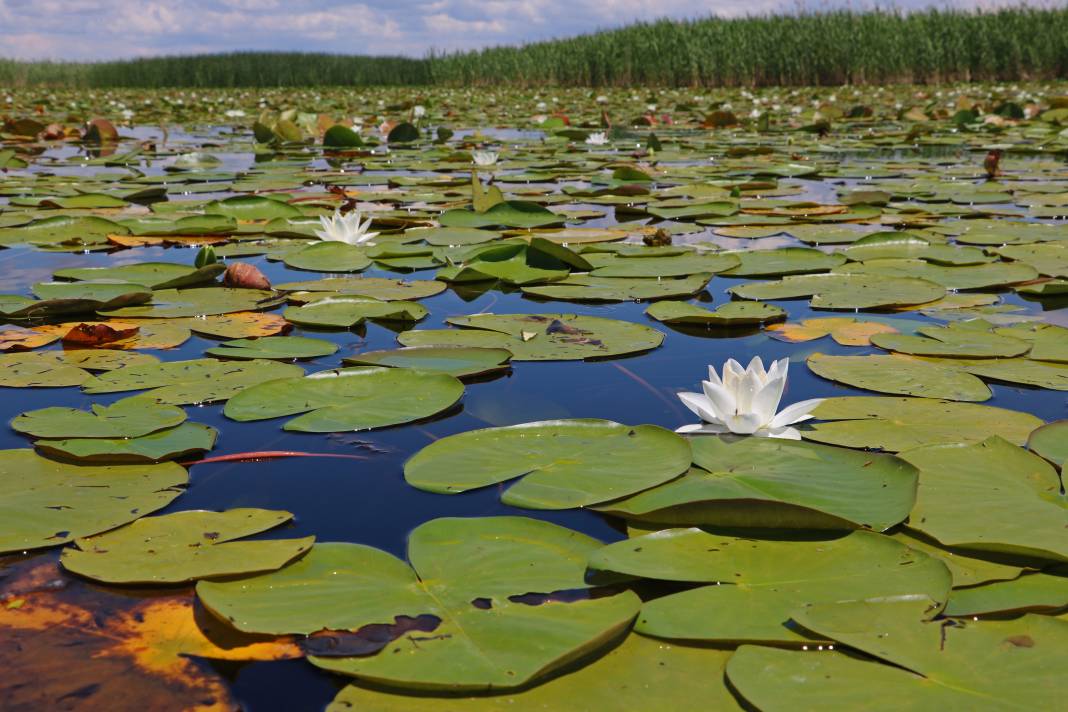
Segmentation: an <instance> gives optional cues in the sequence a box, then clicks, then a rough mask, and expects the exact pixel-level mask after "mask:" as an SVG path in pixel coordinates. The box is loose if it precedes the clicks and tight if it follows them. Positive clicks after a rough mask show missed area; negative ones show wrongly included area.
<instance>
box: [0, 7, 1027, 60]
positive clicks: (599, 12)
mask: <svg viewBox="0 0 1068 712" xmlns="http://www.w3.org/2000/svg"><path fill="white" fill-rule="evenodd" d="M866 1H867V0H860V2H856V1H854V2H852V3H850V4H851V6H853V7H858V6H864V4H865V2H866ZM847 2H849V0H820V7H833V6H835V5H836V4H837V5H845V4H846V3H847ZM870 2H871V3H872V4H874V2H875V0H870ZM928 2H930V0H904V1H902V2H898V3H897V5H898V6H899V7H904V8H910V7H920V6H923V5H925V4H927V3H928ZM1013 2H1015V0H939V2H938V5H939V7H965V8H967V7H977V6H982V7H990V6H992V5H998V4H1011V3H1013ZM797 7H798V6H797V3H796V2H794V1H793V0H749V2H745V3H739V2H737V1H736V0H659V1H658V2H655V3H654V2H649V1H648V0H522V1H520V0H364V2H345V1H344V0H167V1H164V0H0V56H5V57H13V58H20V59H72V60H84V59H111V58H116V57H133V56H143V55H151V54H175V53H199V52H225V51H233V50H299V51H309V52H320V51H321V52H342V53H357V54H400V55H408V56H423V55H425V54H426V53H427V52H428V51H431V50H435V51H453V50H462V49H473V48H478V47H485V46H489V45H498V44H510V43H522V42H531V41H537V40H541V39H547V38H552V37H564V36H569V35H575V34H580V33H584V32H592V31H596V30H599V29H606V28H610V27H618V26H620V25H625V24H627V23H630V22H634V21H635V20H654V19H658V18H661V17H672V18H693V17H701V16H707V15H719V16H723V17H730V16H738V15H744V14H760V13H767V12H775V11H777V10H779V11H794V10H796V9H797Z"/></svg>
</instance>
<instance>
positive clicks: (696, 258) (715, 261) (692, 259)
mask: <svg viewBox="0 0 1068 712" xmlns="http://www.w3.org/2000/svg"><path fill="white" fill-rule="evenodd" d="M739 264H741V261H740V260H739V258H738V256H736V255H735V254H734V253H730V254H728V253H707V254H704V253H697V252H691V253H688V254H683V255H674V256H670V257H615V258H614V259H611V260H609V261H607V262H598V263H597V267H596V268H595V269H594V270H593V271H592V272H590V275H592V276H594V277H616V278H642V277H645V278H649V277H685V276H687V275H691V274H693V275H696V274H714V273H716V272H726V271H727V270H731V269H734V268H737V267H738V265H739Z"/></svg>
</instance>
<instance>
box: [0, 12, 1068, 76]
mask: <svg viewBox="0 0 1068 712" xmlns="http://www.w3.org/2000/svg"><path fill="white" fill-rule="evenodd" d="M1066 75H1068V7H1061V8H1049V9H1038V8H1029V7H1025V6H1020V7H1016V8H1005V9H1000V10H996V11H988V12H964V11H955V10H935V9H932V10H925V11H922V12H913V13H908V14H905V13H899V12H892V11H873V12H854V11H849V10H841V11H833V12H825V13H806V14H800V15H774V16H765V17H747V18H738V19H721V18H708V19H701V20H690V21H673V20H661V21H658V22H653V23H638V24H634V25H630V26H627V27H624V28H621V29H616V30H608V31H604V32H598V33H595V34H588V35H581V36H578V37H573V38H568V39H560V40H552V41H547V42H538V43H532V44H527V45H523V46H514V47H493V48H487V49H484V50H478V51H471V52H458V53H451V54H441V55H438V54H431V55H430V56H428V57H426V58H423V59H415V58H405V57H365V56H358V55H331V54H320V53H299V52H234V53H228V54H216V55H199V56H171V57H154V58H144V59H132V60H121V61H109V62H97V63H72V62H18V61H13V60H0V85H8V86H26V85H68V86H70V85H73V86H79V87H145V88H159V87H238V86H246V87H255V86H264V87H266V86H349V85H351V86H368V85H432V84H437V85H446V86H448V85H472V84H474V85H500V84H510V85H562V86H629V85H642V84H649V85H654V84H655V85H670V86H738V85H747V86H749V85H751V86H771V85H834V84H843V83H854V84H877V83H930V82H950V81H1004V80H1015V79H1021V78H1028V79H1057V78H1063V77H1065V76H1066Z"/></svg>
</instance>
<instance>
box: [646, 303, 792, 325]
mask: <svg viewBox="0 0 1068 712" xmlns="http://www.w3.org/2000/svg"><path fill="white" fill-rule="evenodd" d="M645 314H646V316H649V317H651V318H653V319H656V320H657V321H662V322H664V323H665V324H697V325H707V326H752V325H756V324H765V323H767V322H770V321H780V320H782V319H785V318H786V310H784V309H782V308H780V307H777V306H775V305H774V304H764V303H763V302H727V303H726V304H720V305H719V306H718V307H716V309H715V310H714V311H709V310H708V309H704V308H702V307H699V306H697V305H695V304H688V303H686V302H672V301H662V302H655V303H653V304H650V305H649V308H648V309H646V310H645Z"/></svg>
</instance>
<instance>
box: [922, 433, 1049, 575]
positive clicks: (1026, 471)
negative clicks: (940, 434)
mask: <svg viewBox="0 0 1068 712" xmlns="http://www.w3.org/2000/svg"><path fill="white" fill-rule="evenodd" d="M901 457H902V458H904V459H905V460H908V461H909V462H910V463H912V464H913V465H915V466H916V468H918V469H919V470H920V486H919V489H918V491H917V495H916V506H915V508H914V509H913V511H912V515H911V517H910V518H909V522H910V525H911V526H912V527H913V528H914V529H917V530H919V531H921V532H923V533H924V534H927V535H928V536H930V537H932V538H934V539H935V540H936V541H938V542H939V543H941V544H943V545H945V546H954V547H961V548H965V549H975V550H978V551H994V552H999V553H1004V554H1015V555H1019V556H1033V557H1039V558H1045V559H1057V560H1060V561H1068V530H1066V529H1065V526H1064V522H1065V513H1066V509H1068V506H1066V503H1065V501H1064V497H1063V495H1062V494H1061V483H1060V478H1059V477H1058V476H1057V472H1056V470H1054V469H1053V466H1052V465H1050V464H1049V463H1048V462H1046V461H1045V460H1043V459H1042V458H1040V457H1038V456H1037V455H1034V454H1032V453H1029V452H1027V451H1026V450H1023V449H1021V448H1018V447H1016V446H1014V445H1012V444H1011V443H1009V442H1006V441H1005V440H1003V439H1001V438H999V437H996V436H995V437H992V438H989V439H987V440H984V441H983V442H981V443H969V444H949V445H929V446H926V447H922V448H916V449H913V450H909V451H907V452H904V453H902V454H901ZM991 512H996V513H997V516H991V515H990V513H991Z"/></svg>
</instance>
